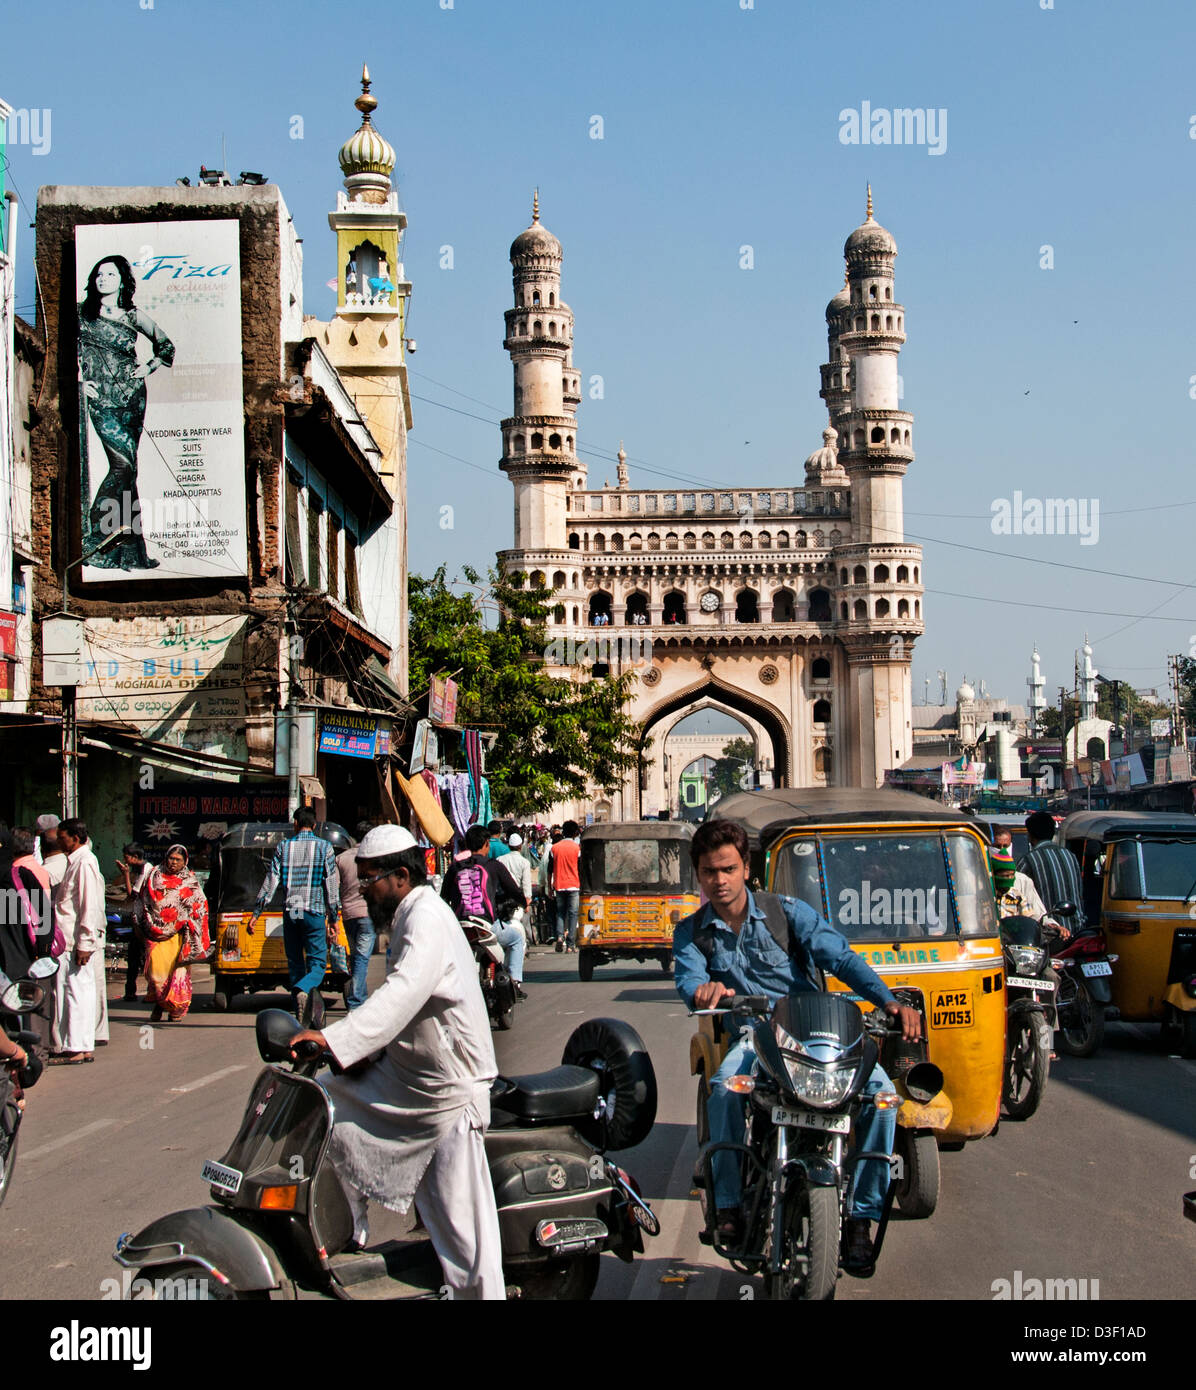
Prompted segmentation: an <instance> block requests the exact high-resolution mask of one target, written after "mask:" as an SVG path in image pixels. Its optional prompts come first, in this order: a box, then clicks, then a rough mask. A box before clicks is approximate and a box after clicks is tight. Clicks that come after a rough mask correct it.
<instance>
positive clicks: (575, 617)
mask: <svg viewBox="0 0 1196 1390" xmlns="http://www.w3.org/2000/svg"><path fill="white" fill-rule="evenodd" d="M577 623H578V609H577V605H576V604H574V605H573V626H574V627H576V626H577Z"/></svg>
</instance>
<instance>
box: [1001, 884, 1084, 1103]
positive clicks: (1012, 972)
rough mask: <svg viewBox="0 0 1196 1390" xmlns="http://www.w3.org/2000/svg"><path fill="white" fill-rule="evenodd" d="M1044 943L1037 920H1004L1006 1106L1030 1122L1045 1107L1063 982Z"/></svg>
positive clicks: (1064, 906)
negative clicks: (1044, 1102)
mask: <svg viewBox="0 0 1196 1390" xmlns="http://www.w3.org/2000/svg"><path fill="white" fill-rule="evenodd" d="M1072 910H1073V909H1072V908H1071V907H1070V906H1069V905H1068V904H1066V903H1065V904H1062V905H1061V906H1059V907H1058V908H1054V909H1052V911H1054V912H1058V913H1061V914H1066V913H1069V912H1070V911H1072ZM1044 943H1045V934H1044V928H1043V924H1042V923H1041V922H1040V921H1038V919H1037V918H1035V917H1003V918H1002V919H1001V944H1002V946H1003V947H1004V952H1005V1000H1006V1004H1005V1008H1006V1019H1007V1022H1006V1042H1005V1085H1004V1088H1003V1091H1002V1096H1001V1101H1002V1104H1003V1106H1004V1109H1005V1114H1006V1115H1007V1116H1008V1117H1009V1119H1011V1120H1028V1119H1029V1118H1030V1116H1031V1115H1033V1114H1034V1112H1035V1111H1036V1110H1037V1109H1038V1107H1039V1105H1041V1104H1042V1097H1043V1094H1044V1093H1045V1091H1046V1084H1047V1074H1048V1072H1049V1070H1050V1065H1051V1038H1052V1034H1053V1032H1054V1028H1055V996H1056V993H1057V992H1058V988H1059V983H1058V980H1057V978H1056V976H1055V973H1054V971H1053V970H1052V969H1051V960H1050V956H1049V955H1048V953H1047V948H1046V945H1045V944H1044Z"/></svg>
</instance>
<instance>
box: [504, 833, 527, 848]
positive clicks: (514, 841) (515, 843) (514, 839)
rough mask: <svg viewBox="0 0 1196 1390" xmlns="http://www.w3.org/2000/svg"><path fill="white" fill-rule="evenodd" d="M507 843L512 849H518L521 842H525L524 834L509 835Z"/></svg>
mask: <svg viewBox="0 0 1196 1390" xmlns="http://www.w3.org/2000/svg"><path fill="white" fill-rule="evenodd" d="M507 844H508V845H510V846H511V848H512V849H518V848H519V846H520V845H521V844H523V836H522V835H508V836H507Z"/></svg>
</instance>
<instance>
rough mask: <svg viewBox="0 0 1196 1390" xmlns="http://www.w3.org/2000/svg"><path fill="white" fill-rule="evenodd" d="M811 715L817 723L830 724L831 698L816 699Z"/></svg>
mask: <svg viewBox="0 0 1196 1390" xmlns="http://www.w3.org/2000/svg"><path fill="white" fill-rule="evenodd" d="M811 717H812V718H813V720H814V723H815V724H829V723H830V722H831V702H830V701H829V700H815V701H814V712H813V715H812V716H811Z"/></svg>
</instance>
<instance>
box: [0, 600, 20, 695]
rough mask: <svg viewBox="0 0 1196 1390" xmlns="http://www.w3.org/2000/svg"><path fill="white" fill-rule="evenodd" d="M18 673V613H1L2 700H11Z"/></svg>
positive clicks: (0, 663)
mask: <svg viewBox="0 0 1196 1390" xmlns="http://www.w3.org/2000/svg"><path fill="white" fill-rule="evenodd" d="M16 675H17V615H16V614H15V613H0V700H11V699H12V698H13V691H14V690H15V688H16Z"/></svg>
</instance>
